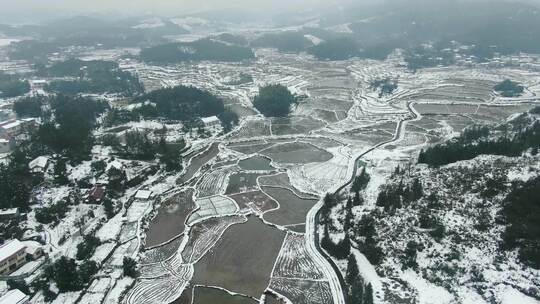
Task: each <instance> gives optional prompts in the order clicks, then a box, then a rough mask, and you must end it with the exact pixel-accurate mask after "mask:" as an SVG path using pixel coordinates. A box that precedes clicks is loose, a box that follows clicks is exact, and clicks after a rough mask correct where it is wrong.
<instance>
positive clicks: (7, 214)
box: [0, 208, 19, 220]
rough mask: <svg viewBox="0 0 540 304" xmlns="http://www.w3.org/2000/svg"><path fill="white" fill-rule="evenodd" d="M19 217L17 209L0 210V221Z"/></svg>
mask: <svg viewBox="0 0 540 304" xmlns="http://www.w3.org/2000/svg"><path fill="white" fill-rule="evenodd" d="M18 216H19V209H18V208H9V209H0V220H9V219H13V218H17V217H18Z"/></svg>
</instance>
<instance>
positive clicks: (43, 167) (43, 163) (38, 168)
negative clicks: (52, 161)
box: [28, 156, 49, 173]
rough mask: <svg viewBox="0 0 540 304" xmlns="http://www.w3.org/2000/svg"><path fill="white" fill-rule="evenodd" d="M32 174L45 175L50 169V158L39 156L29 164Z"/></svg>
mask: <svg viewBox="0 0 540 304" xmlns="http://www.w3.org/2000/svg"><path fill="white" fill-rule="evenodd" d="M28 167H29V168H30V172H32V173H45V171H47V168H48V167H49V158H48V157H46V156H39V157H37V158H36V159H34V160H33V161H31V162H30V163H29V164H28Z"/></svg>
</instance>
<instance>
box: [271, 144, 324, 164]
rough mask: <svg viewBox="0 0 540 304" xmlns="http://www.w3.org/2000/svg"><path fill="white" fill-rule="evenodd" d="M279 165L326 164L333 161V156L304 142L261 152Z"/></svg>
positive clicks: (280, 145)
mask: <svg viewBox="0 0 540 304" xmlns="http://www.w3.org/2000/svg"><path fill="white" fill-rule="evenodd" d="M261 154H264V155H266V156H268V157H270V158H272V159H273V160H274V161H275V162H278V163H290V164H307V163H314V162H325V161H328V160H330V159H332V154H331V153H329V152H327V151H325V150H322V149H319V148H317V147H315V146H314V145H312V144H308V143H304V142H291V143H284V144H278V145H275V146H273V147H270V148H268V149H265V150H263V151H261Z"/></svg>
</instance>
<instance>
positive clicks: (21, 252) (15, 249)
mask: <svg viewBox="0 0 540 304" xmlns="http://www.w3.org/2000/svg"><path fill="white" fill-rule="evenodd" d="M25 263H26V246H25V245H24V244H23V243H21V242H20V241H19V240H16V239H15V240H10V241H6V242H5V243H4V244H3V245H2V246H0V275H8V274H10V273H12V272H13V271H15V270H16V269H17V268H19V267H21V266H22V265H24V264H25Z"/></svg>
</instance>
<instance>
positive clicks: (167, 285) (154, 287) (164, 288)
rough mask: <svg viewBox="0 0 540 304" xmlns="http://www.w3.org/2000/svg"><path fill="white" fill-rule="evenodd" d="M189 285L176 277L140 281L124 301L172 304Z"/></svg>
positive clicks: (127, 302) (131, 303)
mask: <svg viewBox="0 0 540 304" xmlns="http://www.w3.org/2000/svg"><path fill="white" fill-rule="evenodd" d="M191 271H192V270H191ZM187 284H188V281H187V280H184V279H181V278H178V277H176V276H165V277H162V278H157V279H152V280H144V279H143V280H139V281H137V283H136V284H135V286H134V287H133V288H132V289H131V290H130V291H129V293H128V294H127V296H126V297H125V299H124V301H125V303H126V304H147V303H148V304H155V303H171V302H173V301H174V300H176V299H177V298H179V297H180V295H181V294H182V291H183V290H184V288H185V287H186V286H187Z"/></svg>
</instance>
